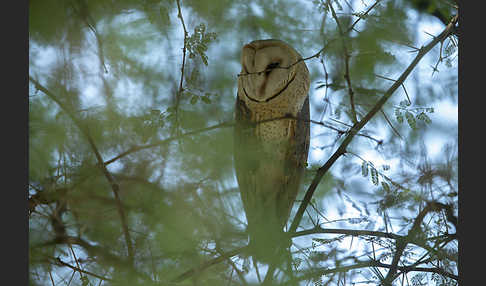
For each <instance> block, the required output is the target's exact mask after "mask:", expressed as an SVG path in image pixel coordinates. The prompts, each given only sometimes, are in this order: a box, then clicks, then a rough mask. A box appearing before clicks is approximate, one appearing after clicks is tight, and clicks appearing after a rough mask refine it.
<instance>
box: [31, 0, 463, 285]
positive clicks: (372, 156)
mask: <svg viewBox="0 0 486 286" xmlns="http://www.w3.org/2000/svg"><path fill="white" fill-rule="evenodd" d="M309 3H310V1H303V5H309ZM355 3H356V4H357V5H360V3H361V1H355ZM252 9H253V10H254V12H255V14H259V13H261V11H259V8H258V7H257V6H252ZM356 10H361V9H360V8H358V7H357V8H356ZM186 12H187V11H186ZM410 13H411V15H410V17H411V21H413V20H414V19H416V18H417V17H418V16H417V15H416V14H414V13H413V12H410ZM131 17H137V15H136V14H133V15H131ZM173 18H175V17H173ZM442 29H443V25H442V24H441V23H440V22H439V21H438V20H434V19H433V18H425V19H422V20H421V21H420V28H419V32H418V44H423V45H425V44H426V43H427V42H428V41H430V36H429V35H428V34H427V33H430V34H433V35H437V34H438V33H439V32H440V31H442ZM88 33H89V32H88ZM173 33H174V35H176V37H180V35H181V34H182V33H181V31H179V30H177V29H176V30H174V31H173ZM89 37H92V35H89V36H88V38H89ZM181 41H182V39H181ZM29 49H30V55H31V57H30V61H31V62H33V63H35V65H36V66H37V67H39V70H47V69H49V67H52V66H53V65H54V64H55V63H56V61H57V60H59V58H58V55H57V54H56V51H55V50H54V49H53V48H46V47H40V46H37V45H36V44H34V43H31V45H30V47H29ZM179 52H180V51H176V52H174V53H179ZM211 52H212V53H213V55H211V54H210V53H211ZM216 52H217V51H214V50H211V49H210V51H209V54H208V55H209V57H210V58H211V56H215V53H216ZM85 54H86V56H85V57H84V58H81V59H79V60H80V61H81V63H80V64H81V65H85V66H88V67H97V66H99V59H98V57H97V56H96V54H95V53H85ZM303 56H306V55H303ZM413 56H414V55H413V54H409V55H408V56H407V55H404V56H403V57H401V61H403V63H404V64H407V63H410V62H411V59H412V58H413ZM155 58H158V59H159V60H162V61H163V60H167V59H164V58H161V56H160V52H159V51H156V50H152V53H151V54H147V55H146V60H147V62H150V61H151V60H153V59H155ZM179 58H180V57H176V59H177V60H178V59H179ZM435 61H436V58H433V57H431V56H426V57H425V58H424V59H423V62H424V64H421V65H419V66H418V67H417V68H416V71H415V73H416V76H418V77H422V78H425V77H431V73H432V68H431V66H433V65H434V64H435ZM454 65H455V66H456V67H457V60H456V61H455V63H454ZM233 67H234V68H233V69H234V73H235V75H236V74H237V73H238V72H239V66H238V65H234V66H233ZM439 76H440V74H439V75H434V76H432V77H431V79H432V80H434V77H435V78H437V77H439ZM411 81H413V78H412V77H409V79H407V81H406V82H405V85H406V87H408V86H413V83H411ZM100 86H101V82H100V80H99V78H98V76H97V74H93V77H92V81H87V82H86V85H85V88H84V89H83V90H82V102H83V103H84V104H85V106H84V107H85V108H92V107H96V106H101V105H103V104H104V101H103V100H102V99H101V97H100V96H99V94H100V93H99V88H100ZM312 86H315V83H311V88H312ZM235 87H236V85H235ZM434 88H437V89H445V88H446V87H443V86H440V85H437V86H435V87H434ZM117 89H118V90H123V92H124V93H126V92H128V93H130V92H129V91H130V90H132V91H133V93H136V91H137V90H139V87H138V86H137V85H135V84H133V83H130V82H127V81H123V82H121V83H120V85H119V86H118V87H117ZM324 92H325V91H324V89H319V90H315V91H314V92H313V95H312V96H313V97H314V98H316V99H319V98H322V97H323V96H324ZM446 92H447V90H444V93H446ZM397 93H398V94H395V95H394V97H400V96H403V92H401V91H397ZM235 94H236V92H235ZM410 94H412V96H411V97H412V98H411V99H412V101H413V100H414V98H413V97H414V95H413V94H414V93H412V92H411V93H410ZM134 100H136V99H134ZM131 104H133V102H131V101H127V102H126V107H127V108H129V107H130V105H131ZM147 104H148V105H147V108H150V107H151V106H150V103H147ZM432 107H433V108H434V113H433V114H431V115H430V118H431V119H432V122H433V124H432V125H431V126H429V127H428V128H432V130H431V132H425V134H426V135H425V138H424V143H425V146H426V148H427V151H428V155H429V156H430V158H431V159H432V160H434V158H440V156H442V155H443V148H444V146H445V145H446V144H447V143H450V138H443V137H442V136H441V134H442V133H440V132H434V131H433V129H434V128H454V129H455V130H457V122H458V117H457V112H458V108H457V101H455V102H454V101H452V100H449V99H443V100H440V101H437V102H434V103H433V104H432ZM320 117H321V115H320V114H312V119H315V120H319V118H320ZM444 126H445V127H444ZM378 130H380V131H381V132H383V133H382V134H380V133H378V134H375V136H376V137H378V138H380V137H382V138H386V137H387V136H388V135H389V134H388V133H389V132H391V131H390V130H389V128H381V129H378ZM320 132H322V130H320V129H319V128H318V127H315V126H312V134H313V136H312V137H313V138H312V140H311V148H310V150H311V151H310V154H309V162H310V163H311V164H312V163H316V164H319V163H323V162H325V161H326V160H327V157H326V156H327V154H328V152H323V151H322V150H321V149H320V148H318V147H320V146H322V145H324V144H325V142H323V141H322V140H320V139H319V137H317V136H316V135H317V134H319V133H320ZM456 133H457V131H456ZM404 143H405V144H406V142H404ZM335 147H337V146H335ZM366 147H367V148H365V149H364V150H366V151H364V152H363V153H360V156H361V157H362V158H364V159H365V160H369V161H371V162H373V163H374V165H375V166H381V165H384V164H387V165H390V169H391V170H392V172H391V173H393V171H394V170H397V169H399V167H398V162H396V161H390V160H385V158H382V157H381V155H380V154H379V153H377V152H375V151H373V148H368V147H369V146H366ZM355 160H356V161H357V162H359V161H360V160H359V159H358V158H356V159H355ZM116 169H117V164H111V165H110V170H112V171H115V170H116ZM357 180H358V182H359V183H363V181H362V180H361V181H360V180H359V179H357ZM363 180H364V179H363ZM349 183H350V184H354V183H356V181H353V182H349ZM234 184H235V185H236V180H235V181H234ZM330 199H332V198H330ZM344 205H345V207H346V209H345V211H344V213H345V217H347V218H352V217H359V216H360V213H359V212H358V211H357V210H356V208H355V207H353V204H352V202H351V201H345V202H344ZM325 215H326V217H327V218H328V219H329V220H331V221H332V220H335V219H338V218H342V215H341V214H340V212H339V211H338V210H337V209H326V212H325ZM242 217H243V219H244V214H242ZM364 223H366V222H364ZM357 227H362V225H358V226H357ZM375 227H379V226H378V225H377V226H375ZM305 240H308V238H302V239H296V240H295V242H296V243H297V244H304V243H303V242H305ZM307 243H308V242H307ZM341 245H342V246H343V247H350V248H351V247H353V249H355V250H356V251H359V250H360V249H362V248H363V242H362V241H361V242H360V241H359V240H357V239H355V240H352V238H350V237H347V238H345V239H344V240H343V241H342V242H341ZM250 275H254V274H250ZM360 285H374V284H366V283H363V284H360Z"/></svg>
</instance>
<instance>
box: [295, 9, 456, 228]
mask: <svg viewBox="0 0 486 286" xmlns="http://www.w3.org/2000/svg"><path fill="white" fill-rule="evenodd" d="M457 20H458V16H457V15H456V16H454V17H453V18H452V20H451V22H450V23H449V25H447V27H446V28H445V29H444V31H442V32H441V33H440V34H439V35H438V36H437V37H435V38H434V39H433V40H432V41H431V42H430V43H428V44H427V45H426V46H424V47H422V48H421V49H420V50H419V52H418V54H417V56H416V57H415V58H414V60H413V61H412V62H411V63H410V65H409V66H408V67H407V69H406V70H405V71H404V72H403V73H402V75H401V76H400V77H399V78H398V79H397V80H396V81H395V82H394V83H393V85H392V86H391V87H390V88H389V89H388V90H387V91H386V92H385V94H384V95H383V96H382V97H381V98H380V100H378V102H377V103H376V105H375V106H374V107H373V108H372V109H371V110H370V111H369V112H368V113H367V114H366V115H365V116H364V117H363V118H362V119H361V121H359V122H357V123H356V124H354V126H353V127H352V128H351V129H350V131H349V133H348V135H347V136H346V137H345V138H344V140H343V142H342V143H341V145H340V146H339V148H338V149H337V150H336V151H335V152H334V154H333V155H332V156H331V157H330V158H329V160H328V161H327V162H326V163H325V164H324V165H323V166H322V167H320V168H319V169H318V170H317V174H316V176H315V177H314V179H313V180H312V183H311V185H310V186H309V188H308V189H307V192H306V194H305V196H304V199H303V201H302V203H301V204H300V206H299V209H298V210H297V214H296V215H295V217H294V219H293V221H292V224H291V226H290V229H289V232H295V231H296V230H297V227H298V226H299V224H300V220H301V219H302V216H303V214H304V210H305V209H306V208H307V205H308V204H309V202H310V200H311V198H312V196H313V195H314V192H315V190H316V188H317V185H318V184H319V183H320V181H321V179H322V177H323V176H324V174H326V173H327V171H328V170H329V169H330V168H331V166H332V165H333V164H334V162H336V161H337V159H338V158H339V157H341V155H343V154H345V153H346V148H347V146H348V145H349V143H351V141H352V139H353V138H354V136H355V135H356V134H357V133H358V132H359V131H360V130H361V129H362V128H363V127H364V126H365V125H366V124H367V123H368V122H369V121H370V120H371V118H373V116H375V114H376V113H377V112H379V111H380V110H381V108H382V106H383V105H384V104H385V103H386V102H387V100H388V99H389V98H390V97H391V96H392V94H393V93H394V92H395V90H397V89H398V88H399V87H400V86H401V85H402V84H403V82H404V81H405V79H406V78H407V77H408V75H409V74H410V73H411V72H412V70H413V69H414V68H415V66H416V65H417V64H418V63H419V62H420V60H421V59H422V57H423V56H424V55H426V54H427V53H428V52H429V51H430V50H431V49H432V48H433V47H434V46H435V45H436V44H438V43H439V42H442V41H443V40H445V39H446V38H447V37H448V36H449V35H451V33H452V32H453V30H454V26H455V24H456V22H457Z"/></svg>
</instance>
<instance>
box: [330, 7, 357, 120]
mask: <svg viewBox="0 0 486 286" xmlns="http://www.w3.org/2000/svg"><path fill="white" fill-rule="evenodd" d="M328 7H329V9H330V10H331V14H332V17H333V18H334V20H335V21H336V24H337V27H338V30H339V36H340V38H341V42H342V45H343V53H344V66H345V73H344V79H346V83H347V85H348V94H349V101H350V103H351V120H352V121H353V123H357V122H358V117H357V115H356V107H355V105H354V91H353V87H352V85H351V76H350V74H349V59H350V58H351V57H350V55H349V52H348V48H347V47H346V40H345V34H344V32H343V29H342V28H341V24H340V23H339V19H338V18H337V15H336V11H334V8H333V7H332V3H331V2H328Z"/></svg>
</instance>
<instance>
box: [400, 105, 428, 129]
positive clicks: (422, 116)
mask: <svg viewBox="0 0 486 286" xmlns="http://www.w3.org/2000/svg"><path fill="white" fill-rule="evenodd" d="M410 106H411V103H410V102H409V101H407V100H402V101H401V102H400V105H399V106H398V107H395V112H394V113H395V118H396V120H397V121H398V123H403V122H404V117H405V119H406V120H407V123H408V126H410V128H412V129H416V128H417V120H419V121H422V122H424V123H425V124H430V123H431V122H432V120H431V119H430V117H429V116H428V115H427V113H434V108H433V107H410Z"/></svg>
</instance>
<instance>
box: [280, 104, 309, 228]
mask: <svg viewBox="0 0 486 286" xmlns="http://www.w3.org/2000/svg"><path fill="white" fill-rule="evenodd" d="M291 128H292V129H293V130H291V134H293V136H291V137H290V138H289V144H288V149H287V152H286V158H285V178H286V186H287V187H286V191H285V192H283V193H282V196H286V198H285V199H279V200H278V201H279V206H278V214H279V216H280V217H281V218H282V219H283V220H285V221H284V223H285V222H286V220H287V219H288V216H289V215H290V211H291V209H292V205H293V203H294V201H295V199H296V197H297V193H298V192H299V189H300V185H301V178H302V176H303V173H304V170H305V168H306V165H307V155H308V152H309V142H310V114H309V97H307V98H306V99H305V102H304V104H303V106H302V109H301V110H300V112H299V113H298V114H297V120H296V121H294V124H292V126H291Z"/></svg>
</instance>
